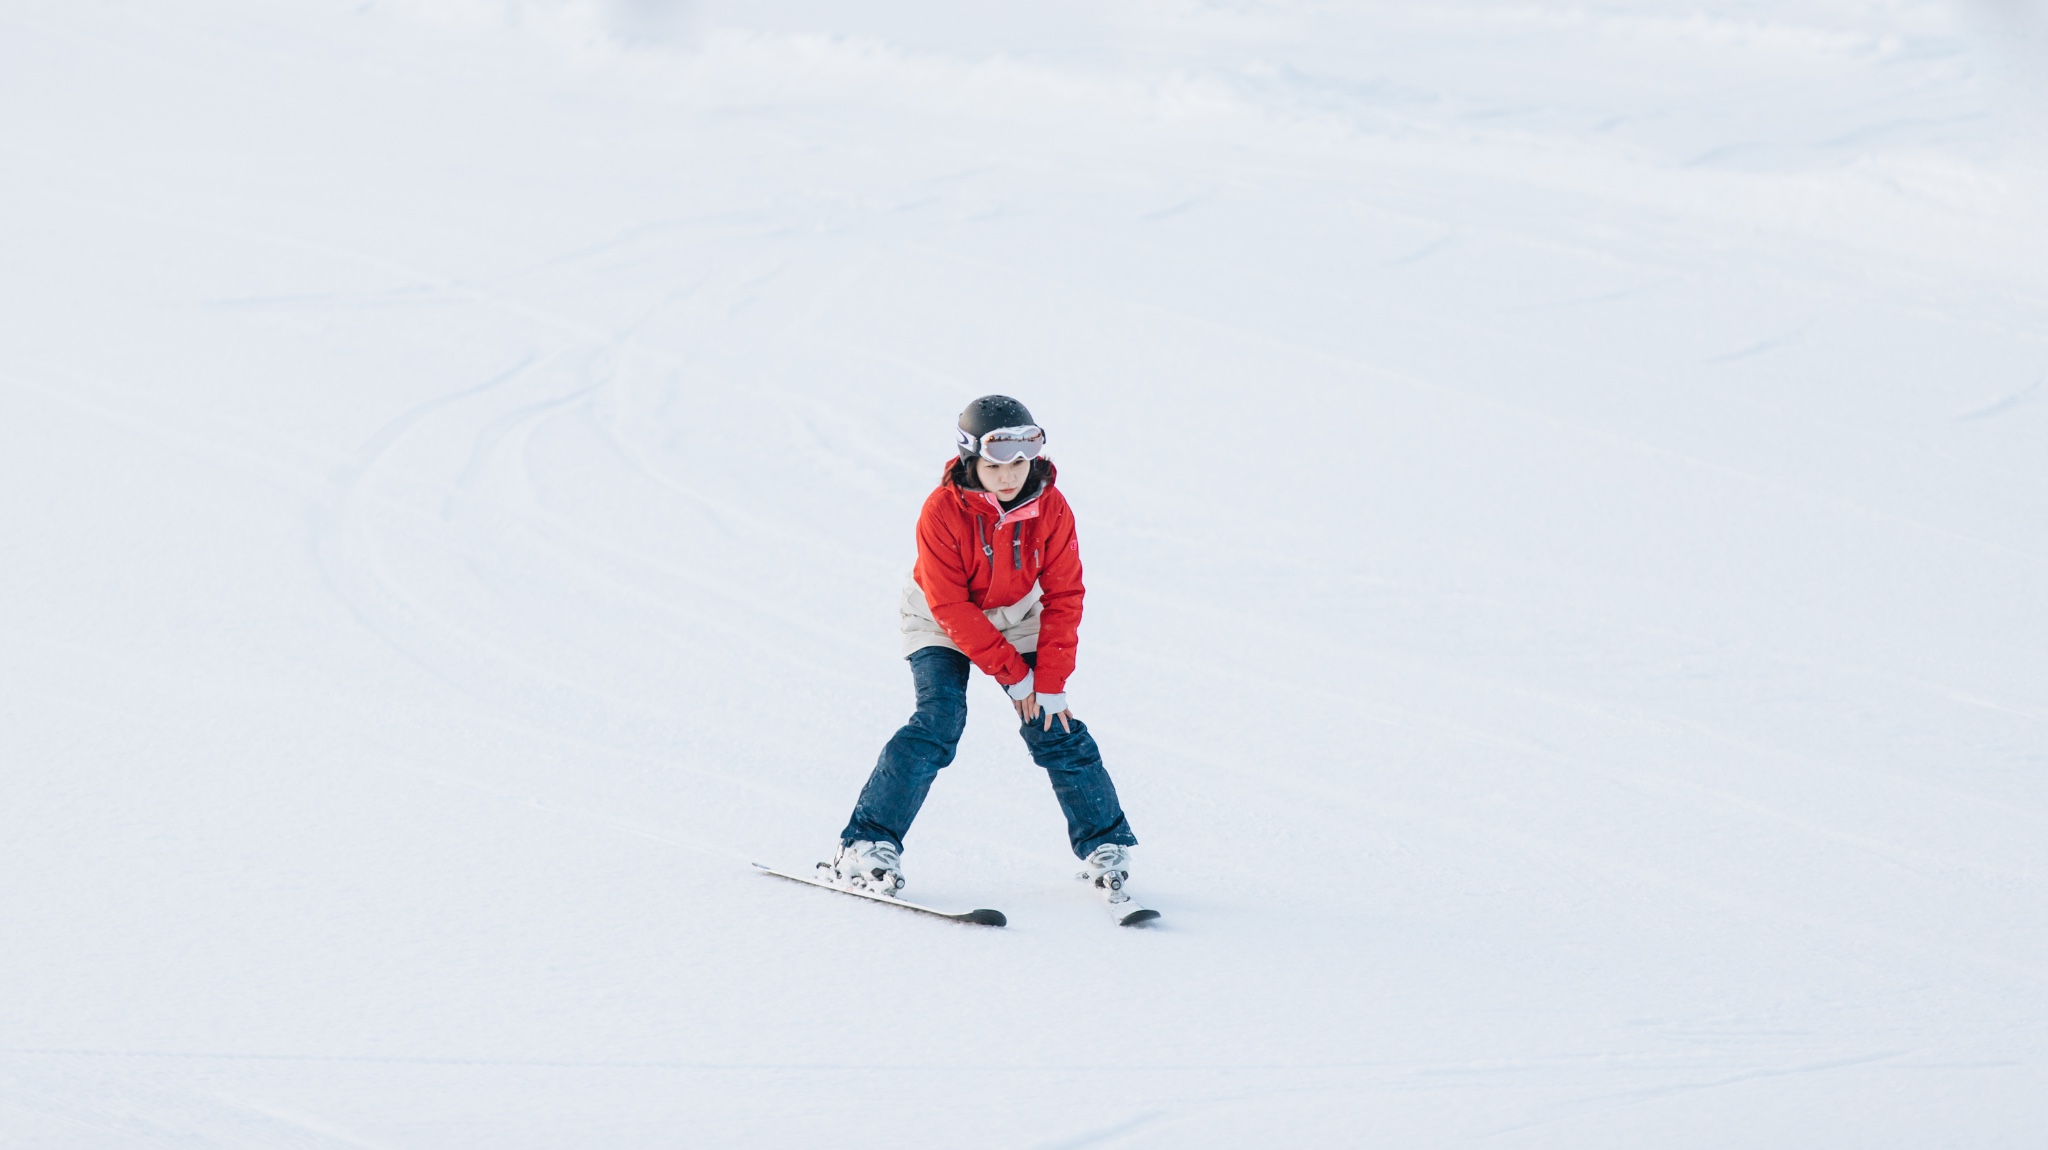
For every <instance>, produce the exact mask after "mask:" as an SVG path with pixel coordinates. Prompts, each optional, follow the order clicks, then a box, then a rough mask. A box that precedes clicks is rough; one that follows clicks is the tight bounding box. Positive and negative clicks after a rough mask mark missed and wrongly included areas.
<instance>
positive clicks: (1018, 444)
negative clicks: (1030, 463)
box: [980, 427, 1045, 463]
mask: <svg viewBox="0 0 2048 1150" xmlns="http://www.w3.org/2000/svg"><path fill="white" fill-rule="evenodd" d="M980 446H981V457H982V458H983V459H986V460H988V461H989V462H991V463H1014V462H1016V461H1017V460H1019V459H1037V458H1038V456H1039V453H1040V452H1042V451H1044V450H1045V432H1044V430H1042V429H1040V428H1036V427H1000V428H997V429H996V430H994V431H991V432H989V433H988V434H987V435H984V436H982V437H981V445H980Z"/></svg>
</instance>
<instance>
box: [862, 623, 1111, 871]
mask: <svg viewBox="0 0 2048 1150" xmlns="http://www.w3.org/2000/svg"><path fill="white" fill-rule="evenodd" d="M1024 661H1025V662H1027V663H1031V664H1034V665H1035V664H1036V663H1037V658H1036V656H1035V655H1031V654H1027V655H1025V656H1024ZM909 662H910V673H911V676H912V677H913V678H914V679H916V681H917V713H916V714H914V715H912V716H910V721H909V722H907V723H905V724H903V728H902V729H901V730H899V731H897V732H896V735H895V737H894V738H892V739H890V740H889V743H888V745H887V746H885V747H883V748H882V757H881V758H880V759H879V760H878V761H877V762H876V763H875V770H874V773H873V774H871V775H869V776H868V785H867V786H865V787H862V788H861V791H860V801H859V802H857V803H855V804H854V807H853V818H852V819H850V820H848V822H847V824H846V829H845V830H843V831H841V832H839V841H840V842H841V843H850V842H854V841H855V840H866V841H868V842H890V843H895V844H896V846H897V847H898V848H901V847H902V846H903V836H904V834H905V833H906V832H908V831H909V830H910V823H911V820H913V819H915V818H917V811H918V808H919V807H922V806H924V797H925V795H926V794H927V793H929V792H930V791H931V789H932V779H934V778H935V777H937V776H938V773H939V771H940V769H941V768H943V767H944V766H946V764H948V763H950V762H952V761H953V753H954V751H955V750H956V749H957V748H958V747H959V746H960V733H961V732H962V731H964V730H966V729H967V672H968V670H969V669H971V668H972V667H973V664H972V663H970V662H969V661H968V659H967V656H965V655H962V654H961V653H960V652H958V651H955V650H952V649H950V648H946V647H925V648H922V649H920V650H917V651H913V652H911V654H910V660H909ZM1019 726H1020V733H1021V734H1023V736H1024V745H1025V746H1026V747H1028V748H1030V750H1031V761H1032V762H1034V763H1037V764H1038V765H1039V766H1041V767H1044V768H1045V773H1046V775H1047V776H1048V777H1050V778H1051V779H1052V793H1053V794H1055V795H1057V796H1058V797H1059V800H1060V810H1062V811H1064V812H1065V813H1066V816H1067V838H1068V840H1069V841H1071V842H1072V843H1073V846H1074V853H1075V854H1076V855H1078V856H1080V857H1082V858H1087V857H1088V852H1089V851H1092V850H1094V849H1095V848H1096V847H1099V846H1101V845H1102V844H1103V843H1122V844H1124V845H1125V846H1136V845H1138V839H1137V836H1136V835H1133V834H1132V833H1131V825H1130V823H1129V822H1127V821H1125V819H1124V810H1123V807H1122V806H1120V805H1118V803H1117V801H1116V786H1115V784H1113V783H1111V782H1110V781H1109V772H1108V771H1105V770H1103V769H1102V752H1101V751H1099V750H1097V749H1096V747H1095V738H1094V736H1092V735H1090V734H1089V733H1088V727H1087V724H1085V723H1082V722H1081V721H1080V720H1079V719H1076V720H1073V728H1074V729H1073V730H1071V731H1067V730H1063V729H1062V728H1061V726H1060V721H1059V720H1058V719H1054V720H1053V721H1052V730H1050V731H1048V730H1046V729H1045V727H1044V719H1043V717H1041V718H1040V720H1039V722H1038V723H1035V724H1034V723H1021V724H1020V725H1019Z"/></svg>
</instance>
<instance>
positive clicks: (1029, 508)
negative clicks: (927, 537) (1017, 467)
mask: <svg viewBox="0 0 2048 1150" xmlns="http://www.w3.org/2000/svg"><path fill="white" fill-rule="evenodd" d="M1040 462H1042V463H1044V464H1045V473H1044V475H1042V476H1039V478H1038V490H1036V491H1033V492H1032V493H1031V494H1030V495H1029V496H1026V497H1025V499H1024V501H1023V502H1022V503H1019V504H1017V506H1015V507H1012V508H1010V509H1009V510H1008V511H1004V510H1003V505H1002V502H1001V501H1000V500H998V499H997V498H996V497H995V495H994V494H992V493H990V492H987V491H969V490H967V489H966V488H963V487H961V486H960V485H959V484H958V483H955V482H954V481H953V466H954V465H953V464H951V463H948V464H947V465H946V470H945V471H944V472H942V473H941V476H940V480H939V485H940V486H942V487H945V488H947V489H948V490H950V491H951V492H952V493H953V496H954V498H956V499H958V500H959V501H960V506H961V508H962V509H964V510H965V511H966V512H967V513H968V514H969V515H977V516H981V517H983V518H987V517H990V516H993V517H994V518H995V521H996V522H995V525H996V526H997V527H1001V526H1003V525H1004V524H1006V523H1015V522H1017V521H1019V520H1022V519H1036V518H1038V511H1039V504H1040V502H1041V501H1042V500H1043V499H1044V498H1045V493H1046V492H1048V491H1050V490H1052V485H1053V481H1054V480H1056V479H1058V478H1059V473H1060V471H1059V468H1057V467H1054V466H1053V462H1052V460H1050V459H1045V460H1041V461H1040ZM1031 470H1032V471H1034V472H1036V471H1037V470H1038V468H1037V466H1036V465H1034V466H1033V467H1032V469H1031Z"/></svg>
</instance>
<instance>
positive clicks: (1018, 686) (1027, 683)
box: [1003, 671, 1035, 703]
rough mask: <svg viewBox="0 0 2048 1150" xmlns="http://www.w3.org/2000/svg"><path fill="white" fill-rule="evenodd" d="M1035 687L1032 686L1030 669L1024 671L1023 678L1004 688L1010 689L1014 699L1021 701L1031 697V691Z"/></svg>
mask: <svg viewBox="0 0 2048 1150" xmlns="http://www.w3.org/2000/svg"><path fill="white" fill-rule="evenodd" d="M1034 689H1035V688H1033V687H1032V686H1031V672H1029V671H1026V672H1024V677H1023V678H1021V679H1019V680H1017V681H1016V682H1014V683H1012V684H1010V685H1009V686H1007V687H1004V688H1003V690H1005V691H1008V692H1009V693H1010V697H1011V698H1012V699H1015V700H1017V701H1018V702H1020V703H1021V702H1023V701H1024V700H1026V699H1028V698H1030V697H1031V692H1032V691H1033V690H1034Z"/></svg>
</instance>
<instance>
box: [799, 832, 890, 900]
mask: <svg viewBox="0 0 2048 1150" xmlns="http://www.w3.org/2000/svg"><path fill="white" fill-rule="evenodd" d="M818 877H819V878H820V879H823V880H824V881H826V882H828V883H831V884H832V885H833V886H836V887H839V888H840V889H842V890H857V891H862V892H865V893H867V894H878V895H881V896H883V897H884V898H895V897H896V895H897V893H898V892H900V891H901V890H902V889H903V858H902V855H901V854H900V853H899V852H898V851H897V850H896V844H894V843H871V842H867V841H866V840H861V841H858V842H851V843H847V844H846V845H845V846H842V847H840V848H839V854H838V855H836V856H835V857H834V858H833V859H832V861H831V862H828V863H819V864H818Z"/></svg>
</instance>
